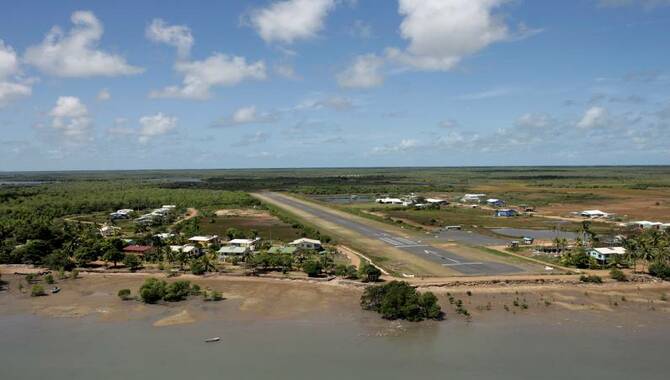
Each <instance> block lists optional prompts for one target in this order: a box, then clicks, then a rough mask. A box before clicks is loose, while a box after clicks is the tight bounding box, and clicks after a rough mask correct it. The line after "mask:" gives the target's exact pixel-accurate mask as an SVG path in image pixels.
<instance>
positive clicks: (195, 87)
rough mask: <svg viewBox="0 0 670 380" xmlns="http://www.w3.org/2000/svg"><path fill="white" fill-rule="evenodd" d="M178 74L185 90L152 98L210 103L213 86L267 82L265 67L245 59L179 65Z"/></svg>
mask: <svg viewBox="0 0 670 380" xmlns="http://www.w3.org/2000/svg"><path fill="white" fill-rule="evenodd" d="M174 69H175V71H177V72H178V73H180V74H182V75H183V76H184V79H183V81H182V85H181V86H168V87H166V88H164V89H162V90H158V91H152V92H151V93H150V94H149V96H150V97H152V98H184V99H197V100H204V99H208V98H209V97H210V96H211V94H210V89H211V88H212V87H213V86H234V85H236V84H238V83H240V82H242V81H244V80H263V79H265V78H266V72H265V63H264V62H263V61H257V62H254V63H247V61H246V59H245V58H244V57H238V56H228V55H225V54H221V53H215V54H214V55H212V56H211V57H209V58H207V59H205V60H202V61H188V62H184V61H178V62H177V63H175V67H174Z"/></svg>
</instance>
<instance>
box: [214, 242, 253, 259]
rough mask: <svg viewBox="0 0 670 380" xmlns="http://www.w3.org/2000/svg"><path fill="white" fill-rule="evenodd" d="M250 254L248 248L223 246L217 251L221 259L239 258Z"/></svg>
mask: <svg viewBox="0 0 670 380" xmlns="http://www.w3.org/2000/svg"><path fill="white" fill-rule="evenodd" d="M249 252H251V249H250V248H249V247H236V246H233V245H224V246H223V247H221V248H220V249H219V251H218V253H219V256H220V257H221V258H225V257H226V256H241V255H245V254H247V253H249Z"/></svg>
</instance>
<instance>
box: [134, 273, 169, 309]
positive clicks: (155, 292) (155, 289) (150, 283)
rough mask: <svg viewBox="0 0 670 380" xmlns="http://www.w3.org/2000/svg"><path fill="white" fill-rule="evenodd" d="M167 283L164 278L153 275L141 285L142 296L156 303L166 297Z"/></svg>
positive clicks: (144, 299)
mask: <svg viewBox="0 0 670 380" xmlns="http://www.w3.org/2000/svg"><path fill="white" fill-rule="evenodd" d="M166 287H167V284H166V283H165V281H163V280H159V279H157V278H154V277H151V278H147V279H146V280H145V281H144V284H142V286H141V287H140V291H139V294H140V298H142V301H144V302H146V303H156V302H158V301H160V300H162V299H163V297H165V292H166Z"/></svg>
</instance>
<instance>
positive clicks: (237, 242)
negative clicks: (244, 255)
mask: <svg viewBox="0 0 670 380" xmlns="http://www.w3.org/2000/svg"><path fill="white" fill-rule="evenodd" d="M259 240H261V239H260V238H255V239H233V240H231V241H229V242H228V243H226V245H227V246H231V247H243V248H249V249H250V250H252V251H253V250H255V249H256V242H258V241H259Z"/></svg>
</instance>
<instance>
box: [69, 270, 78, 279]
mask: <svg viewBox="0 0 670 380" xmlns="http://www.w3.org/2000/svg"><path fill="white" fill-rule="evenodd" d="M70 277H72V278H73V279H77V278H79V271H78V270H76V269H75V270H73V271H72V272H70Z"/></svg>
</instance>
